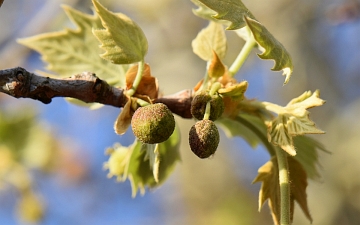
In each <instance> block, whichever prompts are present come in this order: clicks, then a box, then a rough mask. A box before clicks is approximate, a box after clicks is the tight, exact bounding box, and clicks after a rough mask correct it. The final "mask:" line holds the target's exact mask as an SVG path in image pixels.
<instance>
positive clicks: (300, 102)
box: [264, 91, 325, 156]
mask: <svg viewBox="0 0 360 225" xmlns="http://www.w3.org/2000/svg"><path fill="white" fill-rule="evenodd" d="M319 96H320V94H319V91H315V92H314V93H313V94H311V92H305V93H304V94H302V95H301V96H300V97H297V98H295V99H293V100H291V101H290V102H289V104H287V105H286V106H285V107H280V106H275V107H273V106H274V104H272V103H264V104H265V105H267V106H266V107H268V109H269V110H270V111H274V112H275V113H278V116H277V118H275V119H274V120H273V121H271V123H269V128H268V138H269V142H272V143H273V144H275V145H278V146H280V147H281V148H282V149H284V150H285V151H286V152H287V153H289V154H290V155H293V156H294V155H296V151H295V147H294V144H293V136H297V135H304V134H323V133H325V132H324V131H322V130H320V129H318V128H316V127H315V123H314V122H313V121H311V120H310V119H309V112H308V111H307V109H308V108H312V107H315V106H320V105H322V104H324V103H325V101H324V100H322V99H320V98H319ZM272 105H273V106H272Z"/></svg>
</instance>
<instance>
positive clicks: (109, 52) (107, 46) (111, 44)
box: [93, 0, 148, 64]
mask: <svg viewBox="0 0 360 225" xmlns="http://www.w3.org/2000/svg"><path fill="white" fill-rule="evenodd" d="M93 4H94V6H95V10H96V12H97V14H98V15H99V17H100V19H101V22H102V25H103V26H104V27H105V30H99V29H94V30H93V33H94V35H95V36H96V37H97V38H98V39H99V41H100V42H101V47H102V48H103V49H104V50H105V53H103V54H102V55H100V56H101V57H102V58H104V59H106V60H109V61H110V62H112V63H115V64H130V63H135V62H139V61H141V60H143V59H144V57H145V55H146V53H147V50H148V43H147V40H146V37H145V34H144V33H143V31H142V30H141V28H140V27H139V26H138V25H137V24H136V23H135V22H134V21H132V20H131V19H130V18H129V17H127V16H126V15H124V14H121V13H118V14H115V13H113V12H110V11H109V10H107V9H106V8H104V7H103V6H102V5H101V4H100V3H99V2H98V1H97V0H93Z"/></svg>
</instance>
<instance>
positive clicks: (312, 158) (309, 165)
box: [294, 136, 329, 179]
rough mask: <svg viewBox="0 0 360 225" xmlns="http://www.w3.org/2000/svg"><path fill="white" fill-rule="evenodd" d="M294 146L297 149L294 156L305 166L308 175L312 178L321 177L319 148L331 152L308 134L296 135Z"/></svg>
mask: <svg viewBox="0 0 360 225" xmlns="http://www.w3.org/2000/svg"><path fill="white" fill-rule="evenodd" d="M294 146H295V148H296V149H297V154H296V156H295V157H294V158H295V159H296V160H297V161H298V162H299V163H300V164H301V165H302V167H303V168H304V170H305V171H306V174H307V176H308V177H309V178H310V179H316V178H319V177H320V175H319V172H318V166H319V154H318V150H321V151H324V152H326V153H329V152H328V151H327V150H326V149H325V147H324V146H323V145H322V144H321V143H319V142H318V141H316V140H314V139H312V138H310V137H308V136H296V137H294Z"/></svg>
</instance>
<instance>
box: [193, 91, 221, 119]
mask: <svg viewBox="0 0 360 225" xmlns="http://www.w3.org/2000/svg"><path fill="white" fill-rule="evenodd" d="M209 101H210V106H211V108H210V117H209V119H210V120H212V121H215V120H216V119H217V118H219V117H220V116H221V115H222V114H223V112H224V109H225V106H224V101H223V99H222V97H221V96H219V95H218V94H215V95H213V96H210V95H209V93H208V92H205V91H204V92H200V93H199V94H197V95H195V97H194V98H193V100H192V102H191V114H192V115H193V117H194V118H196V119H198V120H202V119H203V118H204V114H205V110H206V104H207V103H208V102H209Z"/></svg>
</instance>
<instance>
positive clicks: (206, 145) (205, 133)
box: [189, 120, 220, 159]
mask: <svg viewBox="0 0 360 225" xmlns="http://www.w3.org/2000/svg"><path fill="white" fill-rule="evenodd" d="M219 142H220V135H219V131H218V129H217V127H216V125H215V123H214V122H213V121H211V120H200V121H198V122H196V123H195V124H194V125H193V126H192V127H191V129H190V132H189V144H190V148H191V151H193V152H194V153H195V155H197V156H198V157H199V158H202V159H204V158H208V157H209V156H211V155H212V154H214V153H215V151H216V149H217V147H218V145H219Z"/></svg>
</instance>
